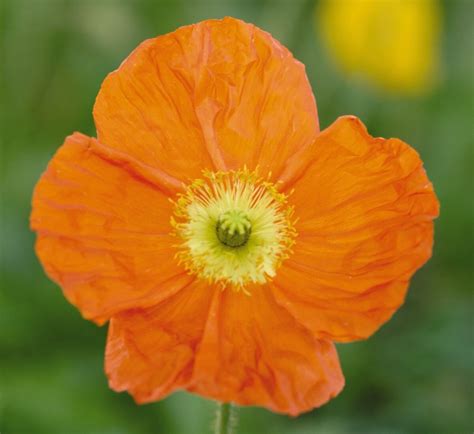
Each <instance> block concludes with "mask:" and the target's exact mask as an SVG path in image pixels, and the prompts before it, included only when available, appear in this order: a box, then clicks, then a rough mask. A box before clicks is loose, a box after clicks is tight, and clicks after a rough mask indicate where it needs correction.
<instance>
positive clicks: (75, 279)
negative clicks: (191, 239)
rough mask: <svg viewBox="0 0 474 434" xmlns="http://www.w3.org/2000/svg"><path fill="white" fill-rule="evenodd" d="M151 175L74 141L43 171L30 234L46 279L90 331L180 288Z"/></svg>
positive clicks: (184, 280) (83, 140)
mask: <svg viewBox="0 0 474 434" xmlns="http://www.w3.org/2000/svg"><path fill="white" fill-rule="evenodd" d="M159 183H160V180H156V179H155V178H154V173H153V171H150V170H149V168H148V167H145V166H143V165H140V164H139V163H133V164H132V163H131V162H130V161H128V160H124V159H123V158H122V156H121V155H120V154H117V153H116V152H115V151H114V150H110V149H108V148H106V147H105V146H104V145H102V144H100V143H99V142H97V141H96V140H95V139H91V138H89V137H87V136H84V135H82V134H79V133H75V134H73V135H72V136H70V137H68V138H67V139H66V141H65V143H64V144H63V146H62V147H61V148H60V149H59V150H58V152H57V153H56V155H55V156H54V158H53V159H52V160H51V162H50V163H49V166H48V169H47V170H46V172H45V173H44V174H43V175H42V177H41V179H40V181H39V182H38V184H37V186H36V189H35V192H34V196H33V210H32V215H31V227H32V229H33V230H35V231H36V232H37V234H38V237H37V242H36V252H37V254H38V257H39V258H40V260H41V262H42V264H43V266H44V268H45V271H46V272H47V274H48V275H49V276H50V277H51V279H53V280H54V281H55V282H57V283H58V284H59V285H60V286H61V287H62V289H63V290H64V293H65V295H66V297H67V298H68V300H69V301H70V302H71V303H73V304H74V305H76V306H77V307H78V308H79V309H80V310H81V312H82V314H83V315H84V316H85V317H86V318H88V319H92V320H94V321H96V322H98V323H101V322H103V321H105V320H106V319H107V318H108V317H110V316H111V315H113V314H114V313H116V312H118V311H120V310H122V309H126V308H130V307H137V306H148V305H151V304H153V303H156V302H158V301H160V300H162V299H163V298H165V297H167V296H169V295H170V294H172V293H174V292H175V291H177V290H179V289H181V288H182V287H183V286H184V285H186V284H188V283H189V282H190V281H191V280H192V278H191V277H190V276H188V275H187V274H185V273H184V271H183V269H182V268H181V267H178V266H177V265H176V261H175V260H174V259H173V256H174V252H173V250H172V248H171V247H170V246H171V245H172V244H173V243H174V238H173V237H172V236H170V235H169V234H170V231H171V226H170V223H169V218H170V215H171V212H172V211H171V208H172V204H171V203H170V202H169V200H168V196H167V194H165V192H164V191H161V190H160V186H159Z"/></svg>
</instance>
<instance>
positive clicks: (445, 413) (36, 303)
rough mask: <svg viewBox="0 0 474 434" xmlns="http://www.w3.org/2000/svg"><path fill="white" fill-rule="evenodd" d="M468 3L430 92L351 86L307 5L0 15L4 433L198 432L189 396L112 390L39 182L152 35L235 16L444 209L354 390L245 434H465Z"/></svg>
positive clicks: (38, 6)
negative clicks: (410, 163)
mask: <svg viewBox="0 0 474 434" xmlns="http://www.w3.org/2000/svg"><path fill="white" fill-rule="evenodd" d="M471 6H472V4H471V3H470V2H469V1H467V0H466V1H449V2H446V3H445V4H444V9H443V13H444V23H443V24H444V29H443V40H442V47H441V53H442V64H443V71H442V77H441V80H440V82H439V85H438V86H437V87H436V88H434V89H433V90H432V91H431V92H430V93H428V94H425V95H423V96H418V97H402V96H393V95H386V94H384V93H382V92H381V91H376V90H374V89H372V88H371V87H370V86H369V85H368V84H366V83H364V82H361V81H358V80H350V81H349V80H348V79H347V78H346V77H344V76H342V75H341V74H340V73H339V72H338V71H337V70H336V68H335V66H334V65H333V64H332V62H331V61H330V60H329V59H328V56H327V53H326V52H325V50H324V49H323V47H321V45H320V42H319V41H318V39H317V37H316V32H315V31H314V23H313V19H312V14H313V8H314V4H313V3H312V2H311V1H307V0H295V1H290V0H287V1H283V0H278V1H276V0H275V1H270V0H267V1H263V0H261V1H255V2H251V1H249V0H248V1H244V2H238V1H237V0H234V1H231V0H206V1H189V2H185V1H184V0H182V1H173V0H160V1H158V0H149V1H146V0H130V1H125V0H97V1H93V0H76V1H72V0H70V1H67V0H5V1H4V2H3V3H2V4H1V6H0V8H1V12H0V13H1V16H0V43H1V44H2V54H3V56H2V62H1V67H2V74H1V80H2V81H1V88H0V96H1V103H2V111H1V113H2V125H1V129H0V131H1V141H2V156H1V186H2V192H1V194H2V196H1V213H2V214H1V245H2V251H1V255H2V257H1V259H2V260H1V273H2V274H1V292H0V432H1V433H4V434H8V433H11V434H16V433H28V434H42V433H45V434H46V433H47V434H65V433H66V434H68V433H83V434H96V433H97V434H99V433H100V434H126V433H130V434H131V433H133V434H145V433H163V434H173V433H176V434H193V433H196V434H201V433H206V432H210V430H211V426H212V417H213V404H212V403H211V402H208V401H205V400H203V399H200V398H197V397H195V396H191V395H188V394H185V393H178V394H175V395H174V396H172V397H170V398H168V399H166V400H164V401H162V402H158V403H156V404H152V405H145V406H136V405H135V404H134V402H133V400H132V399H131V398H130V397H129V396H128V395H126V394H116V393H114V392H112V391H111V390H109V389H108V387H107V383H106V379H105V375H104V374H103V367H102V363H103V351H104V342H105V335H106V327H103V328H97V327H96V326H94V325H92V324H90V323H88V322H87V321H84V320H83V319H81V317H80V315H79V313H78V312H77V311H76V310H75V309H74V308H73V307H72V306H70V305H69V304H68V303H67V302H66V300H65V299H64V298H63V296H62V294H61V291H60V290H59V289H58V288H57V287H56V286H55V285H54V284H53V283H52V282H50V281H49V280H48V279H47V278H46V277H45V275H44V273H43V272H42V270H41V267H40V265H39V263H38V261H37V259H36V258H35V256H34V253H33V244H34V236H33V234H32V233H30V231H29V229H28V217H29V212H30V198H31V193H32V189H33V186H34V184H35V182H36V181H37V179H38V177H39V176H40V174H41V172H42V171H43V170H44V168H45V166H46V164H47V161H48V160H49V159H50V158H51V156H52V155H53V153H54V152H55V150H56V149H57V148H58V146H59V145H60V144H61V143H62V141H63V139H64V137H65V136H66V135H68V134H70V133H71V132H72V131H75V130H78V131H82V132H84V133H86V134H90V135H94V134H95V131H94V125H93V122H92V116H91V110H92V106H93V103H94V98H95V95H96V94H97V91H98V88H99V86H100V83H101V82H102V80H103V78H104V77H105V75H106V74H107V73H108V72H110V71H111V70H113V69H115V68H116V67H117V66H118V65H119V64H120V62H121V61H122V60H123V59H124V58H125V57H126V56H127V55H128V53H129V52H130V51H131V50H132V49H133V48H134V47H135V46H136V45H137V44H138V43H139V42H140V41H142V40H143V39H146V38H149V37H152V36H155V35H157V34H162V33H165V32H169V31H172V30H174V29H175V28H176V27H178V26H181V25H183V24H188V23H192V22H196V21H199V20H201V19H204V18H211V17H222V16H224V15H233V16H236V17H239V18H243V19H245V20H247V21H250V22H253V23H255V24H256V25H259V26H261V27H263V28H265V29H266V30H268V31H270V32H271V33H273V35H274V36H275V37H276V38H278V39H280V40H281V41H282V42H283V43H284V44H286V45H287V46H289V48H290V49H291V50H292V51H293V52H294V54H295V57H297V58H298V59H300V60H301V61H302V62H303V63H305V64H306V66H307V72H308V76H309V78H310V80H311V82H312V85H313V89H314V92H315V95H316V97H317V100H318V108H319V112H320V121H321V125H322V127H323V128H324V127H326V126H328V125H329V124H330V123H331V122H332V121H333V120H335V119H336V117H337V116H340V115H343V114H355V115H358V116H360V117H361V118H362V120H363V121H364V122H365V123H366V124H367V126H368V129H369V131H370V132H371V133H372V134H373V135H381V136H386V137H387V136H396V137H400V138H402V139H404V140H405V141H407V142H408V143H411V144H412V145H413V146H414V147H415V148H416V149H417V150H418V151H419V152H420V153H421V155H422V158H423V160H424V161H425V166H426V168H427V171H428V173H429V176H430V178H431V179H432V181H433V183H434V185H435V188H436V191H437V193H438V195H439V198H440V201H441V217H440V218H439V220H438V221H437V222H436V242H435V251H434V256H433V258H432V260H431V261H430V263H429V264H428V265H427V266H426V267H425V268H424V269H422V270H421V271H420V272H419V273H418V274H417V275H416V277H415V279H414V281H413V283H412V286H411V290H410V293H409V296H408V299H407V303H406V304H405V306H404V307H403V308H402V309H401V311H400V312H399V313H397V314H396V315H395V317H394V318H393V320H392V321H391V322H390V323H389V324H387V325H386V326H384V327H383V328H382V330H381V331H380V332H378V333H377V334H376V335H375V336H374V337H373V338H371V339H370V340H368V341H365V342H360V343H353V344H347V345H344V346H342V345H341V346H339V350H340V357H341V362H342V366H343V370H344V373H345V376H346V383H347V384H346V389H345V390H344V391H343V393H342V394H341V395H340V396H339V397H338V398H337V399H335V400H334V401H332V402H330V403H329V404H328V405H327V406H325V407H323V408H321V409H319V410H315V411H314V412H312V413H309V414H306V415H304V416H302V417H300V418H298V419H291V418H288V417H284V416H280V415H276V414H272V413H270V412H268V411H265V410H262V409H256V408H243V409H241V410H240V411H239V414H240V420H239V431H238V432H239V433H241V434H266V433H272V434H284V433H285V434H287V433H288V434H289V433H294V434H310V433H327V434H353V433H354V434H355V433H364V434H372V433H373V434H383V433H390V434H395V433H397V434H398V433H400V434H401V433H435V434H436V433H443V434H444V433H447V434H451V433H452V434H457V433H468V432H472V431H473V429H474V425H473V420H472V416H470V410H471V411H472V410H473V395H472V393H473V392H472V391H473V387H472V386H473V385H472V378H473V372H472V367H473V366H474V363H473V362H474V360H473V353H472V350H470V348H472V344H473V342H472V334H471V333H472V329H471V328H470V326H471V317H472V296H471V290H472V265H473V251H472V245H473V239H472V221H473V199H472V185H473V184H472V181H473V178H472V167H473V166H471V164H473V163H474V160H473V158H472V157H473V155H472V149H473V147H472V146H473V143H472V138H473V137H472V119H473V111H472V103H473V100H474V92H473V79H472V77H473V76H474V75H473V74H474V71H473V69H474V68H473V61H472V59H473V53H474V50H473V46H472V23H471V22H470V18H471V17H472V8H471Z"/></svg>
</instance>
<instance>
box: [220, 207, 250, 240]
mask: <svg viewBox="0 0 474 434" xmlns="http://www.w3.org/2000/svg"><path fill="white" fill-rule="evenodd" d="M251 232H252V224H251V223H250V220H249V218H248V216H247V214H245V212H243V211H241V210H238V209H233V210H230V211H226V212H225V213H223V214H221V215H220V216H219V218H218V219H217V225H216V234H217V238H219V241H220V242H221V243H222V244H224V245H226V246H229V247H242V246H245V244H247V241H248V240H249V237H250V233H251Z"/></svg>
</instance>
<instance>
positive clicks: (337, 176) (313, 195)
mask: <svg viewBox="0 0 474 434" xmlns="http://www.w3.org/2000/svg"><path fill="white" fill-rule="evenodd" d="M297 157H298V160H297V159H296V157H295V159H294V160H293V161H291V162H289V165H291V164H295V165H297V164H302V163H301V162H302V161H306V162H307V163H306V166H303V165H300V167H299V168H298V170H296V169H295V167H293V168H291V173H295V170H296V171H297V172H299V173H300V177H299V179H297V180H296V182H295V180H294V179H293V181H292V182H293V183H292V184H290V183H289V182H287V184H286V188H290V186H292V187H294V193H293V195H292V196H291V197H290V201H291V202H292V204H293V205H294V206H295V215H296V216H297V217H298V218H299V219H300V220H299V222H298V223H297V225H296V226H297V227H296V228H297V231H298V233H299V235H298V238H297V240H296V245H295V247H294V254H293V255H292V256H291V257H290V258H289V259H288V260H287V261H286V262H285V263H284V264H283V266H282V267H281V268H280V270H279V272H278V275H277V277H276V279H275V281H274V283H273V287H274V290H275V296H276V298H277V300H278V302H279V303H280V304H281V305H283V306H285V308H286V309H288V310H289V311H290V312H291V313H292V314H293V315H294V316H295V318H296V319H297V320H298V322H299V323H301V324H303V325H304V326H306V327H308V328H309V329H310V330H312V331H313V333H315V334H316V335H317V336H320V337H323V338H329V339H334V340H339V341H351V340H355V339H362V338H366V337H367V336H369V335H370V334H372V333H373V332H374V331H375V330H377V329H378V328H379V327H380V326H381V325H382V324H383V323H384V322H385V321H387V320H388V319H389V318H390V317H391V316H392V314H393V313H394V312H395V311H396V310H397V309H398V307H399V306H400V305H401V304H402V303H403V301H404V297H405V293H406V290H407V288H408V283H409V279H410V278H411V276H412V275H413V273H414V272H415V271H416V270H417V269H418V268H419V267H421V266H422V265H423V264H424V263H425V262H426V261H427V260H428V259H429V257H430V256H431V250H432V244H433V223H432V220H433V219H434V218H435V217H436V216H437V215H438V208H439V204H438V201H437V199H436V196H435V194H434V192H433V187H432V185H431V183H430V182H429V180H428V178H427V176H426V173H425V171H424V169H423V165H422V162H421V160H420V158H419V155H418V154H417V153H416V151H415V150H413V149H412V148H411V147H410V146H408V145H407V144H405V143H403V142H402V141H400V140H398V139H389V140H385V139H381V138H373V137H371V136H370V135H369V134H368V133H367V131H366V129H365V127H364V125H363V124H362V123H361V122H360V121H359V120H358V119H356V118H354V117H344V118H340V119H338V120H337V121H336V122H335V123H334V124H333V125H331V126H330V127H329V128H328V129H326V130H325V131H323V132H322V133H321V135H320V136H319V137H318V138H317V139H316V141H315V143H314V145H313V146H312V147H311V148H310V149H309V150H307V152H306V155H300V156H297ZM298 161H299V162H298Z"/></svg>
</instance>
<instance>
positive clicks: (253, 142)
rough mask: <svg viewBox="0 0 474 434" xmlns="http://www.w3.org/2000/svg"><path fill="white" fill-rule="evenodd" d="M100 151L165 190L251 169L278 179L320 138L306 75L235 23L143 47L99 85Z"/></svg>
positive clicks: (214, 24)
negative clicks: (160, 179) (151, 174)
mask: <svg viewBox="0 0 474 434" xmlns="http://www.w3.org/2000/svg"><path fill="white" fill-rule="evenodd" d="M94 118H95V122H96V126H97V131H98V138H99V140H100V141H101V142H103V143H107V145H109V146H111V147H113V148H115V149H118V150H120V151H122V152H124V153H126V154H128V155H131V156H133V158H134V159H137V160H139V161H141V162H145V163H146V164H148V165H150V166H152V167H155V168H157V169H159V170H160V172H162V173H163V174H164V175H166V176H167V181H168V182H169V183H170V184H172V185H178V184H179V181H178V180H181V181H187V180H188V179H190V178H191V179H193V178H197V177H199V176H200V175H201V170H202V169H203V168H207V169H214V170H228V169H237V168H241V167H243V166H244V165H247V167H248V168H249V169H254V168H255V167H256V166H257V165H258V166H259V167H260V169H261V170H262V172H265V173H266V172H268V171H272V172H273V173H274V174H275V175H277V174H278V173H279V172H280V170H281V169H282V167H283V165H284V163H285V161H286V159H287V158H288V157H289V156H290V155H291V154H292V153H293V152H295V151H296V150H298V149H301V148H304V147H305V146H307V145H309V144H310V143H311V142H312V141H313V139H314V138H315V136H316V134H317V133H318V131H319V127H318V120H317V112H316V104H315V101H314V97H313V95H312V91H311V88H310V85H309V83H308V80H307V77H306V74H305V70H304V66H303V65H302V64H301V63H300V62H298V61H296V60H295V59H294V58H293V56H292V55H291V53H290V52H289V51H288V50H287V49H286V48H285V47H283V46H282V45H280V44H279V43H278V42H277V41H275V40H274V39H273V38H272V37H271V36H270V35H269V34H268V33H266V32H264V31H262V30H260V29H258V28H257V27H255V26H253V25H251V24H246V23H244V22H242V21H240V20H236V19H233V18H225V19H222V20H207V21H203V22H200V23H198V24H195V25H191V26H186V27H181V28H179V29H178V30H176V31H175V32H173V33H169V34H167V35H164V36H159V37H157V38H155V39H150V40H147V41H145V42H143V43H142V44H141V45H140V46H139V47H138V48H137V49H136V50H135V51H134V52H133V53H132V54H131V55H130V56H129V57H128V58H127V59H126V60H125V61H124V62H123V63H122V65H121V66H120V67H119V69H118V70H117V71H115V72H113V73H111V74H110V75H109V76H108V77H107V78H106V79H105V81H104V83H103V84H102V88H101V90H100V92H99V95H98V96H97V100H96V104H95V107H94Z"/></svg>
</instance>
